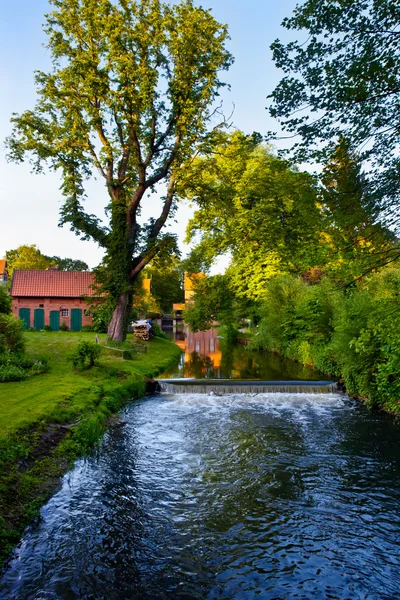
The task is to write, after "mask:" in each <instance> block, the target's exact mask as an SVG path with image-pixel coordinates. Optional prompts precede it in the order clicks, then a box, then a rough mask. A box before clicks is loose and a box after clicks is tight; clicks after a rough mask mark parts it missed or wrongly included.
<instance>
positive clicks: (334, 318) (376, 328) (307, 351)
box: [251, 268, 400, 411]
mask: <svg viewBox="0 0 400 600" xmlns="http://www.w3.org/2000/svg"><path fill="white" fill-rule="evenodd" d="M399 295H400V269H398V268H388V269H383V270H382V271H381V272H380V273H374V274H372V275H371V276H370V277H369V278H368V279H366V280H364V281H363V282H362V283H360V284H358V285H357V286H354V288H352V289H350V290H345V291H343V290H339V289H337V288H335V286H334V285H333V284H332V283H331V282H330V281H329V280H327V279H322V280H321V281H320V282H319V283H318V284H317V285H309V284H308V283H307V282H304V281H302V280H301V279H299V278H296V277H293V276H288V275H284V276H278V277H276V278H275V279H274V280H271V282H270V283H269V284H268V286H267V295H266V300H265V301H264V302H263V305H262V309H261V314H262V318H261V322H260V325H259V327H258V329H257V334H256V335H255V336H254V338H253V341H252V343H251V345H252V346H253V347H256V348H258V349H261V350H275V351H277V352H279V353H281V354H283V355H284V356H287V357H288V358H291V359H293V360H296V361H299V362H301V363H302V364H305V365H309V366H311V367H314V368H317V369H319V370H321V371H323V372H325V373H329V374H331V375H335V376H337V377H341V378H342V379H343V380H344V382H345V385H346V389H347V391H348V392H349V393H350V394H353V395H355V396H361V397H363V398H366V399H367V400H368V402H369V403H370V404H371V405H381V406H382V405H383V406H384V407H385V408H386V409H387V410H390V411H399V410H400V384H399V381H400V304H399Z"/></svg>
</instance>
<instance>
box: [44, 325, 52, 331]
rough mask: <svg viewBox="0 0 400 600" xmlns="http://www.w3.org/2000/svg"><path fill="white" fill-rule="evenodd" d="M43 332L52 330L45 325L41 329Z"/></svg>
mask: <svg viewBox="0 0 400 600" xmlns="http://www.w3.org/2000/svg"><path fill="white" fill-rule="evenodd" d="M43 329H44V331H53V330H52V328H51V327H50V325H45V326H44V327H43Z"/></svg>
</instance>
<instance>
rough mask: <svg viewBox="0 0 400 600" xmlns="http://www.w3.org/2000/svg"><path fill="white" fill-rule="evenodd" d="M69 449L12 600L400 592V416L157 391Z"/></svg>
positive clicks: (9, 579) (22, 555) (10, 580)
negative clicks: (85, 449) (79, 450)
mask: <svg viewBox="0 0 400 600" xmlns="http://www.w3.org/2000/svg"><path fill="white" fill-rule="evenodd" d="M123 416H124V418H125V419H126V421H127V423H126V425H125V426H124V427H119V428H114V429H112V430H111V431H110V432H109V433H108V434H107V435H106V437H105V439H104V441H103V443H102V446H101V450H100V452H99V453H98V454H97V455H96V456H92V457H90V458H88V459H85V460H80V461H78V462H77V464H76V467H75V468H74V469H73V470H72V471H71V472H70V473H68V474H67V475H66V476H65V477H64V480H63V486H62V489H61V491H60V492H59V493H57V494H56V495H55V496H54V497H53V498H52V499H51V500H50V501H49V503H48V504H47V505H46V506H45V507H44V508H43V510H42V520H41V522H40V523H39V524H38V525H37V526H33V527H31V528H29V530H28V531H27V532H26V534H25V536H24V538H23V540H22V543H21V545H20V547H19V548H18V550H17V551H16V553H15V556H14V559H13V561H12V562H11V564H10V565H9V568H8V570H7V572H6V573H5V575H4V578H3V581H2V584H3V586H4V587H3V590H2V592H0V597H1V598H7V599H13V598H15V599H50V598H51V599H71V600H72V599H88V600H89V599H96V600H97V599H98V600H102V599H104V600H114V599H115V600H117V599H118V600H120V599H157V598H160V599H163V598H168V599H169V598H171V599H175V598H178V599H191V598H198V599H200V598H201V599H203V598H208V599H217V598H240V599H253V598H254V599H256V598H257V599H259V598H262V599H264V598H269V599H279V598H282V599H285V600H286V599H309V598H340V599H345V598H351V599H353V598H368V599H377V598H387V599H393V598H400V550H399V542H400V510H399V509H400V451H399V426H398V425H396V423H394V422H393V421H392V420H391V419H390V418H389V417H385V416H383V415H380V414H376V413H372V412H368V410H367V409H365V408H364V407H363V406H361V405H359V404H357V403H356V402H353V401H352V400H349V399H348V398H346V397H343V396H338V395H319V396H315V395H313V396H311V395H310V396H309V395H306V394H299V395H296V394H292V395H290V394H271V395H268V394H266V395H258V396H254V397H251V396H246V395H243V396H239V395H237V396H235V395H231V396H224V397H215V396H214V397H213V396H205V395H176V396H167V395H166V396H162V395H161V396H152V397H148V398H146V399H143V400H140V401H138V402H135V403H132V404H131V405H129V406H128V407H127V408H126V410H125V411H124V415H123Z"/></svg>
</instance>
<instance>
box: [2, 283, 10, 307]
mask: <svg viewBox="0 0 400 600" xmlns="http://www.w3.org/2000/svg"><path fill="white" fill-rule="evenodd" d="M10 313H11V296H9V294H8V293H7V288H6V287H5V286H4V285H2V284H1V283H0V314H2V315H9V314H10Z"/></svg>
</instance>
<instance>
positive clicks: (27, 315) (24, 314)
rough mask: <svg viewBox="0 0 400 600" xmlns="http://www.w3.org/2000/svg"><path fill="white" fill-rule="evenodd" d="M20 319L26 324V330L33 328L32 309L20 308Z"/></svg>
mask: <svg viewBox="0 0 400 600" xmlns="http://www.w3.org/2000/svg"><path fill="white" fill-rule="evenodd" d="M18 314H19V318H20V319H22V321H23V322H24V329H29V327H30V326H31V309H30V308H20V309H19V313H18Z"/></svg>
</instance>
